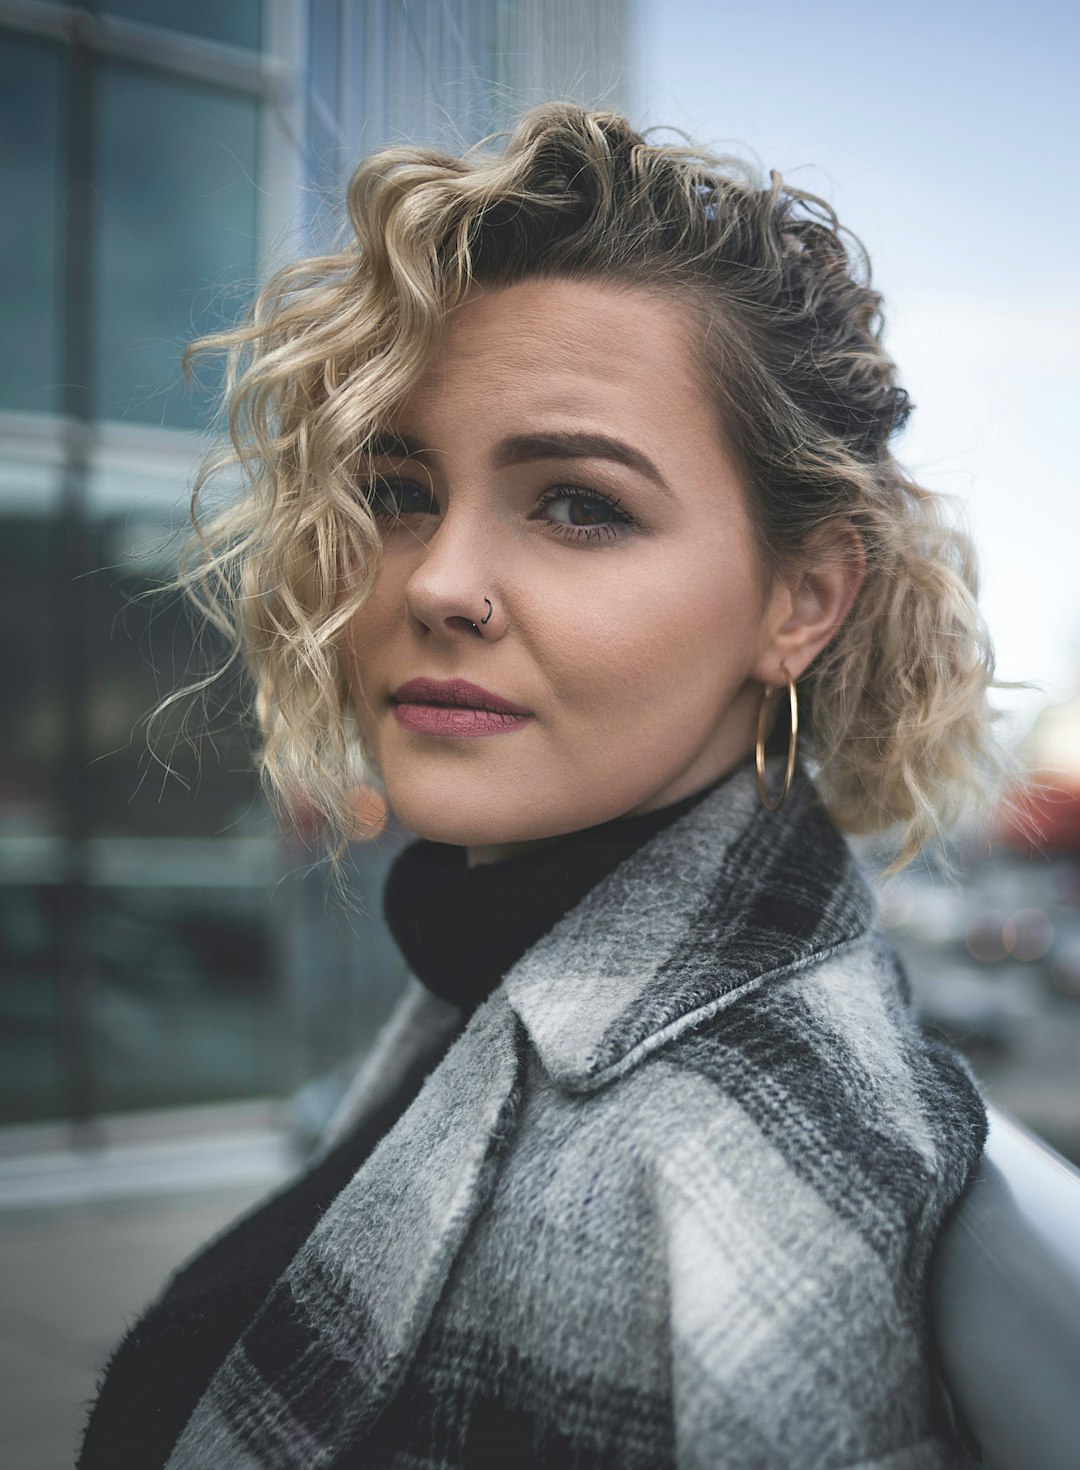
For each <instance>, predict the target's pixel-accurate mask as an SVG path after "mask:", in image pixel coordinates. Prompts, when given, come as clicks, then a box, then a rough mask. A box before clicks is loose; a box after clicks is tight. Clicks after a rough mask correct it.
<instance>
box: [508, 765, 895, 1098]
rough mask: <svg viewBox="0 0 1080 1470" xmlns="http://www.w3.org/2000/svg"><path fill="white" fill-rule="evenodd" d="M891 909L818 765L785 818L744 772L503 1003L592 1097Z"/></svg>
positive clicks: (598, 893) (568, 927)
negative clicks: (835, 808)
mask: <svg viewBox="0 0 1080 1470" xmlns="http://www.w3.org/2000/svg"><path fill="white" fill-rule="evenodd" d="M773 779H774V780H775V776H774V777H773ZM877 913H878V904H877V900H876V897H875V895H874V893H873V891H872V889H871V888H870V886H869V884H868V883H867V881H866V879H865V877H864V876H863V874H862V872H861V870H860V868H859V866H858V863H857V862H856V860H855V858H854V855H853V853H852V852H851V849H850V847H849V846H848V844H847V842H846V841H845V839H844V838H843V837H842V836H841V835H840V833H839V832H837V830H836V828H835V827H834V826H833V825H832V823H831V821H830V820H829V818H828V816H827V814H826V813H825V811H824V808H823V807H822V805H821V801H820V798H819V797H818V795H817V792H816V791H815V789H814V787H813V785H812V783H811V781H810V780H809V778H808V776H807V775H806V773H805V771H804V770H802V769H801V768H799V769H797V771H796V774H795V779H794V781H793V783H792V786H791V789H790V791H789V792H788V795H787V798H786V800H785V802H784V804H783V806H782V807H781V808H780V810H779V811H777V812H769V811H767V810H766V809H765V808H764V807H763V806H762V804H761V802H760V800H759V798H758V795H757V789H756V778H755V774H754V771H753V768H752V767H743V768H741V769H739V770H737V771H736V772H735V773H734V774H733V775H732V776H731V778H730V779H729V780H728V781H725V782H724V783H723V784H722V785H721V786H719V787H718V788H717V789H716V790H715V791H714V792H712V793H711V794H710V795H709V796H708V797H706V798H705V799H704V800H703V801H702V802H701V803H700V804H699V805H698V806H696V807H694V808H692V809H691V811H689V812H688V813H687V814H686V815H685V816H684V817H682V818H680V819H679V820H678V821H676V822H675V823H673V824H672V825H671V826H670V827H667V828H665V829H664V830H663V831H662V832H660V833H658V834H657V836H656V837H654V838H652V839H651V840H650V841H649V842H647V843H646V844H645V846H644V847H642V848H640V849H639V850H638V851H637V852H635V853H633V854H632V855H631V856H630V857H629V858H627V859H626V860H625V861H624V862H623V863H621V864H620V866H619V867H618V868H616V869H615V870H614V872H612V873H610V874H609V875H608V876H607V877H606V878H605V879H604V880H603V881H602V882H601V883H599V884H598V885H597V886H596V887H595V888H594V889H592V890H591V891H590V892H589V893H588V894H587V895H586V896H585V898H584V899H583V900H582V902H581V903H579V904H578V905H577V906H576V907H575V908H574V909H572V910H571V911H570V913H568V914H566V915H565V916H564V918H563V919H561V920H560V922H559V923H558V924H557V925H556V926H555V927H554V928H553V929H552V930H551V931H550V932H549V933H548V934H547V935H546V936H545V937H544V938H543V939H542V940H541V941H540V942H539V943H538V944H536V945H534V946H533V948H532V949H530V950H529V951H528V952H527V953H526V954H525V955H524V956H523V957H522V958H521V959H520V960H519V961H518V962H517V964H516V965H514V967H513V968H512V969H511V970H510V971H508V973H507V975H506V976H505V978H504V980H503V982H502V985H501V986H500V988H499V991H497V992H496V994H498V993H500V992H501V993H502V994H504V995H505V997H506V999H507V1001H508V1002H509V1004H510V1006H511V1008H512V1009H513V1010H514V1012H515V1013H516V1014H517V1016H518V1017H519V1018H520V1020H521V1021H522V1023H523V1025H524V1026H525V1029H526V1031H527V1032H528V1034H529V1036H530V1038H531V1040H532V1043H533V1045H534V1046H535V1048H536V1050H537V1052H538V1053H539V1055H540V1058H541V1061H542V1062H543V1064H544V1066H545V1068H546V1069H547V1071H548V1073H549V1074H550V1075H551V1076H552V1078H553V1079H554V1080H555V1081H557V1082H558V1083H559V1084H560V1085H561V1086H563V1087H564V1088H566V1089H568V1090H570V1091H574V1092H588V1091H592V1090H594V1089H595V1088H597V1087H600V1086H602V1085H603V1084H605V1083H606V1082H608V1081H610V1080H612V1079H613V1078H615V1077H617V1076H620V1075H621V1074H622V1073H624V1072H626V1071H628V1070H629V1069H630V1068H631V1067H633V1066H635V1065H636V1064H637V1063H638V1062H639V1061H641V1060H642V1059H643V1058H644V1057H646V1056H648V1055H649V1054H650V1053H651V1052H653V1051H655V1050H656V1049H657V1048H658V1047H659V1046H662V1045H663V1044H664V1043H665V1042H667V1041H669V1040H671V1039H672V1038H673V1037H675V1036H677V1035H678V1034H679V1033H680V1032H682V1031H684V1030H686V1029H688V1028H690V1027H693V1026H697V1025H699V1024H701V1023H702V1022H703V1021H705V1020H706V1019H708V1018H709V1017H710V1016H712V1015H714V1014H715V1013H716V1012H718V1011H720V1010H722V1009H724V1008H725V1007H727V1006H730V1005H734V1004H736V1003H737V1002H738V1001H739V1000H740V999H741V998H742V997H743V996H746V995H749V994H751V993H752V992H753V991H755V990H756V989H758V987H760V986H761V985H763V984H765V983H766V982H768V981H771V980H774V979H776V978H778V977H779V976H781V975H785V974H788V973H790V972H791V971H793V970H797V969H800V968H801V967H803V966H804V965H807V964H809V963H810V962H811V961H813V960H815V959H818V958H820V957H822V956H824V955H826V954H828V953H830V952H831V951H833V950H835V949H837V948H838V947H840V946H842V945H844V944H847V943H850V942H852V941H854V940H856V939H857V938H859V937H860V936H862V935H863V934H865V932H866V931H867V929H868V928H869V927H870V926H871V925H872V924H873V923H874V921H875V919H876V917H877Z"/></svg>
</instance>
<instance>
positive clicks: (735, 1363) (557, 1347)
mask: <svg viewBox="0 0 1080 1470" xmlns="http://www.w3.org/2000/svg"><path fill="white" fill-rule="evenodd" d="M425 1005H426V1002H425V1000H424V998H423V993H422V990H421V988H420V987H419V985H418V983H415V982H414V984H413V987H412V989H411V991H410V993H409V995H408V996H407V998H406V1000H405V1001H404V1002H403V1004H402V1009H401V1013H400V1015H399V1016H398V1017H397V1019H396V1020H395V1021H394V1022H393V1023H392V1026H391V1028H390V1030H389V1032H388V1035H391V1036H396V1037H398V1038H404V1039H402V1040H401V1042H400V1046H401V1050H402V1053H404V1052H406V1051H408V1050H409V1048H410V1046H411V1047H413V1049H415V1037H416V1035H417V1034H420V1033H422V1031H423V1024H422V1022H423V1012H424V1008H425ZM439 1005H440V1006H444V1005H445V1003H443V1002H440V1003H439ZM437 1021H438V1022H439V1024H436V1025H435V1026H434V1027H433V1028H432V1030H431V1035H432V1036H437V1037H438V1038H439V1040H438V1043H437V1044H435V1043H433V1046H432V1068H433V1070H432V1071H431V1072H430V1074H429V1075H428V1077H427V1080H426V1082H425V1084H424V1086H423V1088H422V1090H421V1092H420V1094H419V1096H418V1097H417V1098H416V1100H415V1101H414V1102H413V1104H412V1105H411V1107H409V1108H408V1110H407V1111H406V1112H405V1113H404V1114H403V1115H402V1116H401V1118H400V1119H399V1120H398V1122H397V1123H396V1125H395V1126H394V1127H393V1128H392V1129H391V1130H390V1132H389V1133H388V1134H387V1135H386V1136H385V1137H384V1138H383V1140H382V1141H381V1143H380V1144H379V1145H378V1146H377V1148H376V1149H375V1150H374V1152H373V1153H372V1154H371V1155H370V1156H369V1158H368V1159H367V1161H366V1162H365V1164H364V1165H363V1167H362V1168H361V1169H360V1170H359V1171H358V1173H357V1174H356V1175H355V1176H354V1177H353V1179H352V1181H351V1182H350V1183H349V1184H348V1185H347V1186H346V1188H345V1189H344V1190H343V1191H342V1192H341V1194H340V1195H339V1196H338V1198H337V1199H336V1201H335V1202H334V1204H333V1205H332V1206H331V1208H330V1209H329V1210H328V1211H327V1213H326V1214H325V1215H324V1216H323V1218H322V1220H321V1221H320V1223H319V1225H318V1226H317V1227H316V1229H315V1230H314V1232H313V1233H312V1235H311V1236H310V1237H309V1239H308V1241H307V1243H306V1245H305V1246H304V1247H303V1249H302V1250H301V1251H300V1252H299V1254H298V1255H297V1256H296V1258H295V1260H294V1261H293V1263H292V1265H291V1267H290V1268H289V1270H288V1271H287V1272H286V1273H285V1274H284V1276H283V1277H282V1278H281V1279H280V1281H279V1282H278V1284H277V1286H276V1287H275V1289H274V1291H273V1292H272V1293H271V1295H270V1297H269V1299H268V1300H267V1302H266V1303H265V1305H264V1307H263V1309H262V1311H261V1312H260V1314H259V1316H258V1317H257V1318H256V1320H255V1321H254V1323H253V1324H252V1326H251V1327H250V1328H249V1330H248V1331H247V1332H246V1333H245V1335H244V1336H243V1337H242V1338H241V1340H240V1342H239V1343H238V1344H237V1346H236V1348H235V1349H234V1351H233V1352H232V1354H231V1355H230V1357H229V1358H228V1359H227V1360H226V1362H225V1363H224V1364H223V1366H222V1368H221V1369H220V1370H219V1372H218V1373H217V1375H216V1377H215V1378H214V1380H213V1382H212V1383H211V1385H210V1387H209V1388H208V1390H207V1392H206V1394H205V1395H204V1397H203V1399H202V1400H201V1402H200V1404H199V1405H198V1407H197V1409H196V1411H195V1413H194V1414H193V1416H192V1418H191V1420H190V1421H189V1423H188V1426H187V1428H186V1430H185V1431H184V1433H183V1435H182V1436H181V1438H180V1440H179V1442H178V1444H177V1446H176V1448H175V1450H174V1452H173V1455H172V1457H171V1459H170V1461H169V1470H187V1467H200V1470H202V1467H206V1470H209V1467H214V1470H218V1467H224V1466H229V1467H251V1470H256V1467H258V1470H284V1467H299V1466H303V1467H305V1470H317V1467H334V1470H346V1467H357V1470H358V1467H364V1470H382V1467H387V1470H389V1467H395V1470H406V1467H409V1470H466V1467H470V1470H482V1467H490V1470H496V1467H498V1470H527V1467H535V1470H540V1467H550V1470H646V1467H647V1470H662V1467H668V1466H671V1467H675V1466H677V1467H679V1470H774V1467H775V1470H781V1467H784V1470H856V1467H858V1470H947V1467H958V1466H964V1465H966V1464H968V1460H967V1458H966V1457H965V1455H964V1454H963V1452H962V1450H961V1449H960V1448H959V1445H958V1443H957V1441H956V1439H955V1436H954V1435H953V1433H952V1431H951V1428H950V1425H949V1420H948V1416H947V1413H946V1410H945V1404H944V1401H943V1398H942V1395H941V1392H940V1390H939V1389H938V1387H937V1384H936V1380H935V1376H934V1373H933V1370H932V1353H931V1347H930V1342H929V1336H928V1326H927V1317H926V1280H927V1267H928V1260H929V1256H930V1253H931V1250H932V1248H933V1245H934V1242H935V1240H936V1238H937V1236H938V1233H939V1231H940V1228H941V1224H942V1221H943V1218H944V1216H945V1214H946V1213H947V1211H948V1210H949V1209H950V1208H951V1207H952V1205H953V1204H954V1203H955V1201H956V1199H957V1198H958V1196H959V1195H960V1193H961V1191H962V1190H963V1188H964V1186H965V1185H966V1182H967V1180H968V1179H969V1177H970V1175H971V1172H972V1170H973V1168H974V1166H975V1163H976V1162H977V1160H978V1158H979V1155H980V1153H981V1151H982V1147H983V1144H984V1141H985V1136H986V1116H985V1110H984V1108H983V1105H982V1102H981V1099H980V1097H979V1093H978V1090H977V1088H976V1086H975V1083H974V1081H973V1079H972V1077H971V1074H970V1072H969V1070H968V1068H967V1066H966V1064H965V1063H964V1062H963V1061H962V1060H961V1059H960V1058H959V1057H958V1056H957V1055H956V1054H955V1053H954V1052H953V1051H952V1050H951V1049H950V1048H948V1047H947V1046H946V1045H944V1044H943V1043H942V1042H940V1041H939V1040H936V1039H934V1038H932V1037H930V1036H929V1035H927V1034H925V1033H923V1032H922V1031H921V1030H920V1029H919V1028H918V1027H917V1025H916V1024H915V1022H914V1021H913V1019H912V1016H911V1013H910V1010H909V1008H908V1003H907V995H906V987H905V984H904V981H903V977H902V975H901V974H900V973H899V969H898V966H897V964H896V962H895V960H894V958H893V956H892V954H891V951H890V949H889V947H888V945H887V942H886V941H885V940H884V938H883V937H882V935H881V933H880V930H879V928H878V914H877V907H876V902H875V899H874V895H873V893H872V890H871V889H870V887H869V885H868V883H867V882H866V880H865V878H864V876H863V875H862V873H861V871H860V869H859V867H858V865H857V863H856V861H855V859H854V857H853V855H852V853H851V851H850V849H849V848H848V845H847V844H846V842H845V841H844V840H843V839H842V838H841V837H840V836H839V834H838V833H837V832H836V831H835V829H834V828H833V826H832V825H831V823H830V822H829V820H828V818H827V816H826V815H825V813H824V811H823V810H822V808H821V806H820V803H819V802H818V800H817V797H816V794H815V792H814V789H813V786H812V785H811V784H810V782H809V781H808V779H807V778H806V777H805V775H804V774H803V773H801V772H800V773H799V776H798V778H797V781H796V784H795V786H794V787H793V789H792V791H791V793H790V794H789V796H788V799H787V801H786V803H785V805H784V806H783V807H782V808H781V810H780V812H778V813H776V814H770V813H767V812H765V811H764V809H763V808H761V807H760V805H759V804H758V802H757V797H756V794H755V788H754V777H753V772H752V771H751V770H743V771H740V772H738V773H736V774H735V775H734V776H733V777H732V778H731V779H730V780H729V781H728V782H726V783H724V785H722V786H721V787H719V788H718V789H717V791H715V792H714V793H712V794H711V795H710V796H709V797H707V798H706V799H705V800H703V801H702V802H701V803H700V804H699V805H698V806H697V807H695V808H694V809H693V810H692V811H690V812H689V813H688V814H687V815H686V816H684V817H683V818H681V819H680V820H678V821H677V822H676V823H674V824H673V825H672V826H671V827H669V828H667V829H665V830H664V831H662V832H661V833H659V834H658V835H657V836H656V837H654V838H653V839H651V840H650V841H649V842H648V843H647V844H646V845H645V846H644V847H642V848H641V849H639V850H638V851H637V852H636V853H634V854H633V855H632V856H631V857H630V858H628V859H627V860H626V861H625V862H624V863H623V864H622V865H621V866H620V867H619V868H617V869H616V870H615V871H614V872H613V873H611V874H610V875H609V876H608V877H607V878H606V879H605V880H604V881H603V882H601V883H600V884H599V885H598V886H597V887H596V888H595V889H593V890H592V891H591V892H590V893H589V894H588V895H587V896H586V898H585V899H584V900H583V901H582V903H581V904H579V905H578V906H577V907H576V908H575V909H574V910H573V911H572V912H571V913H569V914H567V915H566V916H565V917H564V918H563V920H562V921H560V923H559V924H558V925H557V926H556V927H555V929H553V930H552V931H551V933H550V934H549V935H547V936H546V937H545V938H544V939H543V940H542V941H541V942H540V943H539V944H538V945H536V946H535V947H534V948H533V949H532V950H530V951H529V953H528V954H526V955H525V956H524V957H523V958H522V959H521V960H520V961H519V962H518V964H517V965H515V966H514V968H513V969H512V970H511V971H510V972H509V973H508V974H507V975H506V976H505V977H504V979H503V982H502V984H501V985H500V986H499V987H498V988H497V989H496V991H495V992H494V993H493V994H492V995H491V996H490V997H489V998H488V1000H487V1001H485V1002H484V1003H483V1005H481V1006H480V1008H479V1009H478V1010H477V1011H476V1012H475V1013H474V1015H473V1016H472V1017H471V1019H470V1020H469V1023H468V1025H467V1026H466V1027H465V1028H464V1030H463V1031H461V1032H460V1034H459V1035H457V1037H456V1038H455V1039H453V1040H451V1041H450V1042H449V1044H447V1037H446V1028H445V1025H444V1024H442V1023H443V1022H444V1021H445V1017H444V1016H443V1015H440V1016H439V1017H438V1018H437ZM409 1037H412V1038H413V1040H412V1041H409V1040H408V1038H409ZM394 1066H395V1045H387V1044H386V1043H385V1042H384V1044H383V1045H382V1047H381V1048H380V1049H379V1052H378V1055H377V1059H376V1066H375V1073H374V1074H372V1072H371V1069H369V1073H368V1075H366V1076H365V1077H364V1078H363V1079H362V1083H361V1085H360V1087H359V1088H358V1090H357V1093H356V1095H355V1096H354V1098H353V1099H352V1102H351V1104H350V1107H351V1112H352V1117H351V1119H350V1118H346V1119H344V1120H343V1121H342V1123H341V1125H340V1126H347V1124H348V1123H349V1122H350V1121H353V1122H354V1121H356V1118H357V1116H358V1115H359V1116H362V1115H363V1111H364V1108H365V1106H369V1105H370V1100H371V1098H372V1097H373V1096H377V1095H378V1093H379V1089H380V1086H382V1085H384V1083H385V1078H386V1077H387V1076H389V1075H391V1074H392V1072H393V1069H394ZM347 1111H348V1110H347Z"/></svg>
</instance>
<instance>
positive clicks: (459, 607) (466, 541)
mask: <svg viewBox="0 0 1080 1470" xmlns="http://www.w3.org/2000/svg"><path fill="white" fill-rule="evenodd" d="M448 529H449V524H448V523H444V524H443V525H442V526H440V527H439V530H438V532H437V533H436V535H435V536H434V537H432V539H431V541H430V542H428V544H427V546H426V548H425V551H424V556H423V560H422V561H421V562H420V564H419V566H417V568H416V569H415V571H414V572H413V574H412V576H411V577H410V578H409V580H408V582H407V583H406V584H405V605H406V608H407V610H408V613H409V616H410V618H414V619H415V620H416V622H417V623H419V624H421V625H422V626H423V627H424V628H425V629H427V630H428V631H429V632H431V633H441V634H444V635H448V636H450V637H455V638H476V637H477V636H478V635H479V636H480V637H484V638H487V639H491V638H498V637H500V636H501V634H502V633H503V632H504V631H505V628H506V618H505V615H504V613H502V612H500V611H499V610H500V609H501V607H502V598H501V597H500V596H499V594H498V590H497V587H498V579H497V577H496V575H495V573H494V570H493V567H494V561H495V558H494V556H493V555H491V554H490V549H489V548H485V546H484V544H483V542H482V540H481V538H480V537H478V536H477V535H475V534H470V533H469V532H467V531H465V530H459V531H457V532H456V534H455V535H454V536H453V537H450V536H447V534H446V532H447V530H448Z"/></svg>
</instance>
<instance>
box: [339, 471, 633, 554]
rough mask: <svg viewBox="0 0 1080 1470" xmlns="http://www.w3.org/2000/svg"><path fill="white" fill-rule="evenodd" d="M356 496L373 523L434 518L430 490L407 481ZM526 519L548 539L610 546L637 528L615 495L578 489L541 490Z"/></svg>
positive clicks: (377, 484) (376, 483)
mask: <svg viewBox="0 0 1080 1470" xmlns="http://www.w3.org/2000/svg"><path fill="white" fill-rule="evenodd" d="M360 494H361V496H362V498H363V499H364V500H365V501H366V502H367V505H368V507H369V508H370V510H371V512H372V514H373V515H374V517H375V519H376V520H377V521H379V522H380V523H381V524H383V525H387V526H392V525H394V524H396V523H398V522H403V521H405V520H412V519H413V518H414V517H416V516H419V515H423V516H437V515H438V514H439V513H440V508H439V503H438V501H437V500H436V498H435V496H434V495H433V494H432V492H431V490H430V489H428V488H426V487H425V486H423V485H418V484H417V483H416V482H415V481H413V480H390V479H381V478H380V479H377V480H373V481H372V482H371V483H370V484H368V485H364V486H362V487H361V490H360ZM555 512H558V514H556V513H555ZM528 519H529V520H530V521H538V522H540V523H542V524H543V526H544V529H545V530H546V531H548V532H549V533H550V534H551V535H554V536H560V537H561V538H562V539H563V540H565V541H592V542H597V541H614V540H617V539H618V538H620V537H621V536H622V535H624V534H625V533H626V532H627V531H630V530H632V529H634V528H635V527H636V524H637V523H636V521H635V519H634V517H633V516H632V515H631V514H630V513H629V511H627V510H624V509H623V507H622V502H621V501H620V499H619V498H618V496H611V495H607V494H606V493H605V492H604V491H602V490H589V489H586V488H585V487H584V486H582V485H553V486H552V487H551V488H550V489H549V490H545V491H544V493H543V494H542V495H541V496H540V498H539V500H538V501H537V504H536V507H535V509H534V510H533V511H532V512H531V513H530V515H529V517H528Z"/></svg>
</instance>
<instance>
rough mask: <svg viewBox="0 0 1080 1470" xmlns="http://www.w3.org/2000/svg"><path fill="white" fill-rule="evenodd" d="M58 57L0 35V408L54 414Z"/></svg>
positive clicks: (56, 373)
mask: <svg viewBox="0 0 1080 1470" xmlns="http://www.w3.org/2000/svg"><path fill="white" fill-rule="evenodd" d="M60 67H61V56H60V52H59V51H58V50H57V49H56V48H54V47H52V46H49V45H46V44H43V43H42V42H39V41H32V40H24V39H23V38H22V37H15V36H11V35H9V34H7V33H0V197H2V198H3V201H4V206H3V225H2V226H0V280H2V281H3V283H4V350H3V352H2V353H0V408H14V409H23V410H30V411H36V412H42V413H48V412H53V411H55V410H56V409H57V408H58V407H59V402H58V391H57V383H58V379H59V377H60V373H59V368H58V354H57V315H58V313H57V297H58V291H59V243H58V234H59V229H58V226H59V213H60V212H59V208H58V178H57V173H58V169H59V166H60Z"/></svg>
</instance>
